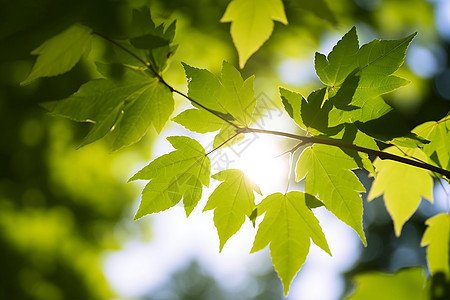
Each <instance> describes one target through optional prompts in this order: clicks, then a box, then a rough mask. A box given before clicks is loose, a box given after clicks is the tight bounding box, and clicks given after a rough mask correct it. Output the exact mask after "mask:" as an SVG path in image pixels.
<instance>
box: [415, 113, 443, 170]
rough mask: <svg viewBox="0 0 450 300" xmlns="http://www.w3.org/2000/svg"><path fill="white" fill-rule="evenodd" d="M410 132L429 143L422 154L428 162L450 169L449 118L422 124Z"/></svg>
mask: <svg viewBox="0 0 450 300" xmlns="http://www.w3.org/2000/svg"><path fill="white" fill-rule="evenodd" d="M412 132H414V133H416V134H418V135H420V136H422V137H424V138H426V139H427V140H429V141H430V143H428V144H425V145H424V146H423V152H425V154H426V155H428V157H429V162H430V163H434V164H436V165H437V166H439V167H441V168H444V169H447V170H448V169H450V117H449V116H446V117H445V118H443V119H441V120H439V121H438V122H435V121H430V122H426V123H423V124H421V125H419V126H417V127H416V128H414V129H413V130H412Z"/></svg>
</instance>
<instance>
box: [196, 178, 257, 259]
mask: <svg viewBox="0 0 450 300" xmlns="http://www.w3.org/2000/svg"><path fill="white" fill-rule="evenodd" d="M212 178H214V179H216V180H220V181H223V182H222V183H221V184H220V185H219V186H218V187H217V188H216V189H215V190H214V192H213V193H212V194H211V196H209V199H208V203H206V206H205V208H204V210H203V211H207V210H211V209H214V224H215V225H216V228H217V232H218V233H219V239H220V251H222V249H223V246H224V245H225V243H226V241H227V240H228V239H229V238H230V237H231V236H232V235H233V234H235V233H236V232H237V231H238V230H239V228H241V226H242V224H243V223H244V221H245V216H247V217H250V215H251V214H252V212H253V210H254V208H255V195H254V193H253V191H255V192H257V193H258V194H261V190H260V189H259V187H258V186H257V185H256V184H254V183H253V182H252V181H251V180H250V179H249V178H247V177H246V176H245V174H244V173H243V172H242V171H241V170H237V169H229V170H224V171H221V172H219V173H217V174H215V175H213V176H212Z"/></svg>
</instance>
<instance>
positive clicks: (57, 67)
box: [20, 24, 92, 85]
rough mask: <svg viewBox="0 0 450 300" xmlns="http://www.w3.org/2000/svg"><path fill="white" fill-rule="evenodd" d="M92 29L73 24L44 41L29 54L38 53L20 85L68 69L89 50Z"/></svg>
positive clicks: (58, 73)
mask: <svg viewBox="0 0 450 300" xmlns="http://www.w3.org/2000/svg"><path fill="white" fill-rule="evenodd" d="M91 32H92V30H91V29H90V28H89V27H86V26H83V25H79V24H75V25H73V26H71V27H69V28H68V29H66V30H65V31H63V32H62V33H60V34H58V35H56V36H54V37H52V38H50V39H49V40H47V41H45V42H44V43H43V44H42V45H40V46H39V47H38V48H36V49H35V50H33V51H32V52H31V54H33V55H39V56H38V58H37V60H36V63H35V64H34V66H33V69H32V70H31V73H30V74H29V75H28V77H27V78H26V79H25V80H24V81H22V82H21V83H20V84H21V85H26V84H28V83H30V82H31V81H33V80H35V79H37V78H40V77H50V76H56V75H60V74H63V73H65V72H67V71H70V70H71V69H72V68H73V67H74V66H75V65H76V63H77V62H78V61H79V60H80V58H81V56H82V55H83V54H84V53H86V52H87V51H89V48H90V41H91Z"/></svg>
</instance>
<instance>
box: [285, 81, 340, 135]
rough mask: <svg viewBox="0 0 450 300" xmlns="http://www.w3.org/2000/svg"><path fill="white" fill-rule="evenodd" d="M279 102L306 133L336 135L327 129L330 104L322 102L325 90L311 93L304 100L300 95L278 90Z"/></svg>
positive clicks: (333, 131) (334, 131)
mask: <svg viewBox="0 0 450 300" xmlns="http://www.w3.org/2000/svg"><path fill="white" fill-rule="evenodd" d="M280 94H281V100H282V102H283V105H284V107H285V110H286V111H287V112H288V114H289V116H291V118H293V119H294V121H295V122H296V123H297V124H298V125H299V126H300V127H301V128H302V129H303V130H305V131H306V132H307V133H309V134H312V135H319V134H321V133H323V132H326V133H328V134H332V133H337V131H339V130H337V131H336V130H333V129H330V128H329V127H328V113H329V111H330V109H331V102H328V101H326V102H324V100H325V94H326V88H322V89H320V90H316V91H313V92H312V93H311V94H310V95H309V96H308V100H306V99H305V98H304V97H303V96H302V95H300V94H297V93H294V92H291V91H288V90H286V89H280Z"/></svg>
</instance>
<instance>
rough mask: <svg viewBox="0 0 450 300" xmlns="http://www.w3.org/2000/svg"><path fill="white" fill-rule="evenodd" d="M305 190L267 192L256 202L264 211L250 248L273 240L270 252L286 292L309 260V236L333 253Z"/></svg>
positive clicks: (262, 246) (254, 248)
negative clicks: (258, 202)
mask: <svg viewBox="0 0 450 300" xmlns="http://www.w3.org/2000/svg"><path fill="white" fill-rule="evenodd" d="M305 197H306V194H304V193H302V192H297V191H294V192H289V193H287V194H285V195H283V194H281V193H275V194H272V195H269V196H267V197H266V198H265V199H264V200H263V201H262V202H261V203H260V204H258V206H257V210H258V214H259V215H262V214H264V213H265V215H264V219H263V221H262V222H261V224H260V225H259V228H258V232H257V233H256V237H255V242H254V243H253V247H252V250H251V252H252V253H253V252H256V251H259V250H261V249H264V248H265V247H266V246H267V245H268V244H269V243H270V255H271V257H272V263H273V265H274V267H275V270H276V271H277V273H278V276H279V277H280V279H281V281H282V283H283V286H284V294H285V295H287V294H288V292H289V286H290V284H291V282H292V280H293V279H294V277H295V275H296V274H297V272H298V271H299V270H300V268H301V266H302V265H303V263H304V262H305V260H306V256H307V254H308V252H309V246H310V244H311V242H310V239H312V240H313V242H314V243H315V244H316V245H317V246H319V247H320V248H322V249H323V250H324V251H325V252H327V253H328V254H330V255H331V252H330V249H329V248H328V243H327V240H326V239H325V235H324V234H323V232H322V228H321V227H320V225H319V221H318V220H317V219H316V217H315V216H314V214H313V213H312V211H311V210H310V209H309V208H308V207H307V206H306V203H305V201H306V200H305Z"/></svg>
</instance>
